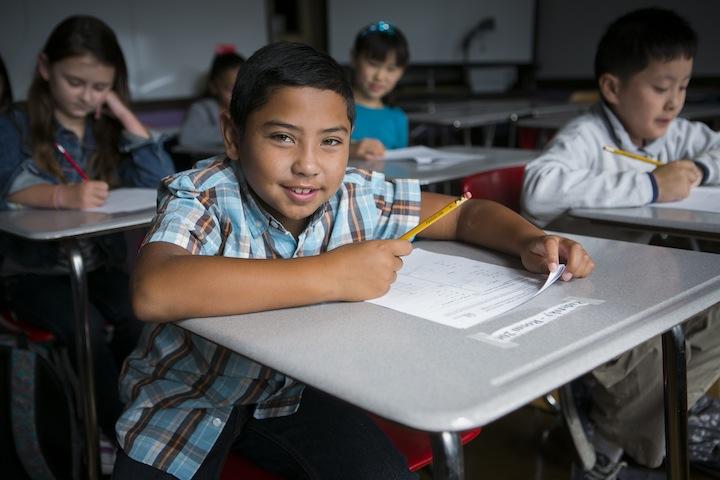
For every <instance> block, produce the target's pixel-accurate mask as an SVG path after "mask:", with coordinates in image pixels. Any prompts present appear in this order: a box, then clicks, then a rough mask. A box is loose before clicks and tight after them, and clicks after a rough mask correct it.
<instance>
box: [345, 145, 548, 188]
mask: <svg viewBox="0 0 720 480" xmlns="http://www.w3.org/2000/svg"><path fill="white" fill-rule="evenodd" d="M438 150H441V151H448V152H459V153H472V154H477V155H482V158H479V159H478V160H465V161H461V162H458V161H449V162H443V161H435V162H432V163H430V164H424V165H423V164H418V163H417V162H415V161H413V160H393V161H389V162H383V161H378V162H363V161H358V160H352V161H351V162H350V165H351V166H354V167H360V168H369V169H371V170H375V171H378V172H383V173H385V175H387V176H388V177H389V178H417V179H418V180H419V181H420V184H421V185H429V184H431V183H441V182H447V181H450V180H458V179H460V178H463V177H467V176H468V175H474V174H476V173H481V172H486V171H488V170H494V169H496V168H500V167H509V166H513V165H524V164H526V163H527V162H529V161H530V160H532V159H533V158H535V157H536V156H538V154H539V152H538V151H536V150H523V149H518V148H482V147H461V146H454V147H442V148H438Z"/></svg>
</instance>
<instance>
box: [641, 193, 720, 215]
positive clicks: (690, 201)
mask: <svg viewBox="0 0 720 480" xmlns="http://www.w3.org/2000/svg"><path fill="white" fill-rule="evenodd" d="M653 207H655V208H681V209H683V210H697V211H700V212H715V213H720V187H697V188H693V189H692V190H691V191H690V195H689V196H688V197H687V198H685V199H683V200H680V201H679V202H662V203H653Z"/></svg>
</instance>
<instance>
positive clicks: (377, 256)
mask: <svg viewBox="0 0 720 480" xmlns="http://www.w3.org/2000/svg"><path fill="white" fill-rule="evenodd" d="M412 248H413V247H412V244H411V243H410V242H408V241H405V240H370V241H367V242H359V243H350V244H347V245H343V246H342V247H339V248H336V249H334V250H332V251H330V252H328V253H327V254H325V255H321V257H324V259H325V262H330V264H329V265H328V263H326V266H328V267H329V268H327V272H328V273H329V277H328V282H329V284H331V285H335V286H336V288H338V289H339V291H338V292H337V294H336V295H334V296H333V297H334V298H335V299H337V300H343V301H349V302H360V301H364V300H370V299H371V298H377V297H381V296H383V295H385V294H386V293H387V292H388V290H390V285H391V284H392V283H393V282H394V281H395V279H396V278H397V272H398V270H400V269H401V268H402V266H403V262H402V259H401V258H400V257H404V256H406V255H410V252H412Z"/></svg>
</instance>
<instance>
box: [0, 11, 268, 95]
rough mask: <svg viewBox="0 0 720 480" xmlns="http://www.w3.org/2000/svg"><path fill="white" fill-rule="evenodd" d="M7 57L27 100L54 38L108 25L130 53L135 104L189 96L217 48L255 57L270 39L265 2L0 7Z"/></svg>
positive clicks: (0, 36)
mask: <svg viewBox="0 0 720 480" xmlns="http://www.w3.org/2000/svg"><path fill="white" fill-rule="evenodd" d="M0 2H1V6H0V54H1V55H2V56H3V59H4V60H5V65H6V66H7V68H8V71H9V72H10V76H11V81H12V87H13V93H14V94H15V97H16V99H24V98H25V95H26V92H27V88H28V86H29V85H30V81H31V79H32V76H33V72H34V68H35V58H36V55H37V53H38V52H39V51H40V49H41V48H42V46H43V45H44V43H45V41H46V39H47V37H48V35H49V34H50V31H51V30H52V29H53V27H54V26H55V25H57V24H58V23H59V22H60V21H61V20H62V19H64V18H65V17H67V16H69V15H73V14H88V15H95V16H97V17H99V18H101V19H102V20H103V21H105V22H106V23H108V24H109V25H110V26H111V27H112V28H113V30H115V33H116V34H117V36H118V39H119V41H120V45H121V46H122V49H123V52H124V53H125V59H126V61H127V64H128V70H129V75H130V86H131V91H132V95H133V99H134V100H140V99H162V98H175V97H187V96H192V95H194V94H196V93H197V87H198V83H199V81H200V80H201V77H202V75H203V74H204V73H205V72H206V70H207V69H208V67H209V65H210V60H211V58H212V56H213V51H214V49H215V46H216V45H217V44H219V43H232V44H234V45H235V46H236V47H237V49H238V51H239V52H240V53H241V54H242V55H244V56H245V57H248V56H249V55H250V54H252V53H253V52H254V51H255V50H257V49H258V48H260V47H261V46H263V45H265V44H266V43H267V40H268V33H267V22H266V15H265V2H264V1H263V0H234V1H233V0H201V1H196V0H195V1H194V0H144V1H143V0H117V1H109V0H94V1H93V0H62V1H57V0H22V1H12V0H0Z"/></svg>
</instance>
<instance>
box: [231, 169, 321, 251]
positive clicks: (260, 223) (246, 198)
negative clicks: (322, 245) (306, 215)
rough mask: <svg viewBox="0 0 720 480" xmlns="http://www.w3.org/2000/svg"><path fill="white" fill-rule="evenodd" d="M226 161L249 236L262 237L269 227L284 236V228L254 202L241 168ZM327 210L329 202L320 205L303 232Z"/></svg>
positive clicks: (313, 224)
mask: <svg viewBox="0 0 720 480" xmlns="http://www.w3.org/2000/svg"><path fill="white" fill-rule="evenodd" d="M228 161H229V162H230V163H231V164H232V168H233V170H234V171H235V176H236V177H237V180H238V185H239V187H240V197H241V199H242V202H243V204H244V205H246V206H247V208H246V213H245V215H246V217H245V220H246V222H247V225H248V229H249V230H250V234H251V235H252V236H253V238H257V237H259V236H261V235H263V234H264V233H265V231H267V230H268V229H269V228H271V227H272V228H273V229H275V230H276V231H277V232H279V233H282V234H285V233H286V232H287V230H285V227H283V225H282V224H281V223H280V222H279V221H278V220H277V219H276V218H275V217H273V216H272V215H271V214H270V213H269V212H267V211H266V210H265V209H264V208H263V207H262V206H261V205H260V204H259V203H258V202H257V201H256V200H255V196H254V195H253V193H252V192H251V191H250V187H249V185H248V184H247V181H246V180H245V175H244V174H243V171H242V168H240V165H239V163H238V162H236V161H233V160H230V159H228ZM329 208H330V204H329V202H325V203H323V204H322V205H320V207H319V208H318V209H317V210H316V211H315V213H313V214H312V216H311V217H310V221H309V222H308V224H307V226H306V227H305V230H304V232H307V231H308V230H310V229H312V228H314V226H315V224H316V223H317V222H319V221H320V220H321V219H322V217H323V215H324V214H325V212H326V211H327V210H328V209H329Z"/></svg>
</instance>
